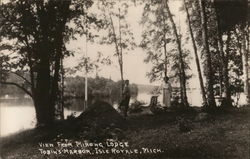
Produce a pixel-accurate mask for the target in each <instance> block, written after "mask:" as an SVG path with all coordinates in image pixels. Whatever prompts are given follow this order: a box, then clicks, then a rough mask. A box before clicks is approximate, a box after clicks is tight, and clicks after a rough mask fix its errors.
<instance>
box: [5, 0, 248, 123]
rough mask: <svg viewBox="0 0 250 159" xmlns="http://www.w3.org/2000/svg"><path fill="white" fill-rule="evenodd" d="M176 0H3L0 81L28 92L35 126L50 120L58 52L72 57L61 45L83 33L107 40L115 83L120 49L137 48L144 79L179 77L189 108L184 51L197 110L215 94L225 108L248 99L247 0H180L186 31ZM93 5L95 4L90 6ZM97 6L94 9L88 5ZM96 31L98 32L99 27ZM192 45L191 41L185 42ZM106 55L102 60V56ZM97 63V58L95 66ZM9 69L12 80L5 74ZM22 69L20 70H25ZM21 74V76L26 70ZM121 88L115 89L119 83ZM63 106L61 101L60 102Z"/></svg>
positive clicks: (58, 94) (59, 89)
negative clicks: (134, 25) (133, 12)
mask: <svg viewBox="0 0 250 159" xmlns="http://www.w3.org/2000/svg"><path fill="white" fill-rule="evenodd" d="M175 2H176V1H175V0H131V1H130V0H128V1H124V0H122V1H117V0H100V1H95V0H63V1H62V0H10V1H7V2H4V3H2V4H1V5H0V69H1V70H0V73H1V74H0V77H1V79H0V83H1V86H3V85H13V86H15V87H17V88H19V89H20V90H22V91H23V92H25V93H26V94H27V95H29V96H30V97H31V98H32V100H33V102H34V107H35V111H36V118H37V125H38V126H40V125H50V124H52V123H53V122H54V120H55V109H56V106H58V105H60V104H62V102H61V100H62V97H63V93H64V89H65V80H66V79H67V78H66V75H67V69H66V68H65V66H64V65H63V61H64V59H66V58H67V57H70V56H73V55H74V54H75V51H74V50H69V49H68V48H67V44H68V43H69V42H70V41H72V40H77V38H78V37H79V36H85V37H86V39H87V40H88V41H89V42H92V43H95V44H97V45H110V46H113V47H114V53H113V55H114V57H116V59H117V63H118V67H119V71H120V76H121V83H120V88H121V89H122V88H123V87H122V86H123V83H124V79H126V78H124V72H125V71H126V72H127V71H133V70H124V68H125V67H124V58H125V56H124V54H125V53H129V52H131V51H133V49H134V48H136V47H141V48H143V49H144V51H145V54H146V55H147V58H146V59H145V62H146V63H150V64H152V65H153V67H152V69H151V71H150V72H148V74H147V76H148V77H149V79H150V80H151V81H155V80H160V79H162V77H164V76H168V77H170V79H171V80H172V81H175V82H176V83H178V85H179V87H180V89H179V94H180V99H181V103H182V105H183V108H188V107H189V103H188V96H187V81H188V79H190V78H192V74H191V72H193V71H196V70H191V68H190V57H191V55H192V54H193V56H194V57H195V62H196V66H197V72H198V77H199V85H200V89H201V94H202V97H203V106H204V108H205V109H204V110H206V111H210V110H216V109H217V108H218V107H217V105H216V102H215V96H216V95H218V96H219V97H220V99H222V100H223V103H224V107H225V108H230V107H232V96H233V95H235V93H239V92H242V91H243V88H244V91H245V93H246V96H247V102H248V103H249V98H250V96H249V66H248V63H249V41H250V40H249V35H250V34H249V31H250V27H249V14H250V13H249V12H248V11H249V5H250V4H249V2H248V1H247V0H189V1H187V0H182V1H178V2H181V5H182V7H181V8H180V12H179V13H181V15H182V18H185V19H186V23H185V25H186V26H185V28H188V29H187V32H186V33H183V30H184V29H183V28H182V27H183V25H180V24H179V23H178V19H177V18H176V15H174V14H175V12H174V11H173V10H172V8H171V4H173V3H175ZM132 7H142V8H143V13H142V16H141V17H142V18H141V21H140V24H141V25H142V26H143V27H142V28H143V30H142V31H143V33H142V41H141V42H140V44H136V43H135V38H134V36H133V31H132V29H131V27H130V25H129V23H128V21H127V19H128V12H129V10H130V9H131V8H132ZM93 8H95V9H93ZM94 10H98V12H94ZM101 32H102V34H100V33H101ZM188 44H191V46H192V48H191V49H190V47H186V46H187V45H188ZM81 60H82V62H81V65H82V66H83V67H78V68H75V69H81V70H83V71H84V72H90V71H91V69H96V71H97V72H98V69H99V68H101V66H100V65H101V64H108V65H112V62H114V61H111V62H110V61H109V60H107V59H106V60H104V61H103V62H101V61H99V60H96V61H92V62H91V63H89V60H90V58H89V57H84V58H82V59H81ZM105 61H106V62H105ZM99 64H100V65H99ZM11 74H12V75H15V76H17V77H18V78H19V80H18V81H9V80H8V79H9V78H8V76H10V75H11ZM24 75H25V76H24ZM26 75H27V76H26ZM120 91H122V90H120ZM62 106H63V105H62Z"/></svg>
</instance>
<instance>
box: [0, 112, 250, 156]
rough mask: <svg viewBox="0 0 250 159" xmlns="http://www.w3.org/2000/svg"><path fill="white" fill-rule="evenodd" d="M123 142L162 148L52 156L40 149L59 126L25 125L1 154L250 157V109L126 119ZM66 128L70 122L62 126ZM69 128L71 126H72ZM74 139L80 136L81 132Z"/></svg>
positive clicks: (3, 145) (4, 143)
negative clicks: (39, 144)
mask: <svg viewBox="0 0 250 159" xmlns="http://www.w3.org/2000/svg"><path fill="white" fill-rule="evenodd" d="M127 125H128V128H127V129H126V130H124V138H123V141H128V142H129V145H130V148H131V149H141V148H142V147H147V148H152V149H154V148H158V149H161V150H162V152H161V153H147V154H137V155H114V154H107V155H85V156H81V155H66V156H65V155H49V156H45V155H42V154H40V152H39V151H38V148H39V146H38V143H39V142H53V141H54V140H58V139H60V138H61V137H60V136H58V134H60V133H59V132H58V131H56V130H55V129H57V128H50V129H49V130H48V129H33V130H27V131H24V132H21V133H18V134H15V135H12V136H8V137H4V138H2V139H1V140H0V142H1V144H0V148H1V157H2V158H3V159H5V158H6V159H31V158H32V159H42V158H94V159H95V158H98V159H99V158H113V159H116V158H129V159H130V158H131V159H134V158H143V159H144V158H156V159H157V158H163V159H168V158H169V159H170V158H181V159H187V158H197V159H206V158H219V159H223V158H225V159H249V158H250V108H241V109H236V110H234V111H230V112H227V113H220V114H213V115H211V114H210V115H209V114H200V113H198V112H192V113H177V112H167V113H163V114H159V115H139V116H129V117H128V118H127ZM64 129H65V130H66V129H67V127H65V128H64ZM70 131H71V130H70ZM72 138H74V139H72V140H82V139H79V138H78V137H77V136H75V137H74V135H73V137H72Z"/></svg>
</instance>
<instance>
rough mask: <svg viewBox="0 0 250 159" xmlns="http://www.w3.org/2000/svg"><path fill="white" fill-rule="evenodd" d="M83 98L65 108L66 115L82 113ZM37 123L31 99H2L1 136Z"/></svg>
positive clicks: (32, 126)
mask: <svg viewBox="0 0 250 159" xmlns="http://www.w3.org/2000/svg"><path fill="white" fill-rule="evenodd" d="M82 103H83V100H74V101H73V102H71V104H72V107H69V108H65V109H64V116H65V117H66V118H67V116H69V115H72V114H74V116H78V115H80V113H81V111H82V110H83V105H82ZM35 125H36V117H35V108H34V106H33V102H32V100H31V99H0V136H1V137H2V136H6V135H9V134H11V133H15V132H18V131H21V130H25V129H30V128H34V127H35Z"/></svg>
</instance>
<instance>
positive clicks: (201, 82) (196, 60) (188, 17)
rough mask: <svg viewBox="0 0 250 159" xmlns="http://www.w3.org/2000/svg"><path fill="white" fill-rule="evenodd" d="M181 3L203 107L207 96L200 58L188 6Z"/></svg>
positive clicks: (205, 104)
mask: <svg viewBox="0 0 250 159" xmlns="http://www.w3.org/2000/svg"><path fill="white" fill-rule="evenodd" d="M183 3H184V7H185V10H186V13H187V20H188V27H189V32H190V36H191V40H192V44H193V49H194V55H195V62H196V67H197V71H198V76H199V82H200V89H201V94H202V99H203V105H204V106H205V107H207V97H206V92H205V87H204V83H203V78H202V73H201V67H200V60H199V56H198V53H197V46H196V43H195V39H194V33H193V29H192V27H191V20H190V15H189V12H188V8H187V5H186V2H185V0H183Z"/></svg>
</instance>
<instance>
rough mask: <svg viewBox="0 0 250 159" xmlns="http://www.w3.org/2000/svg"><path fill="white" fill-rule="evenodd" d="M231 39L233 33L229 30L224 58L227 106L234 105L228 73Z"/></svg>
mask: <svg viewBox="0 0 250 159" xmlns="http://www.w3.org/2000/svg"><path fill="white" fill-rule="evenodd" d="M230 41H231V33H230V31H228V32H227V41H226V51H225V53H226V54H225V58H223V59H224V60H223V61H224V62H223V63H224V71H223V74H224V78H223V79H224V86H225V88H224V89H225V90H224V91H225V94H226V97H225V98H226V104H227V105H226V106H227V107H232V106H233V105H232V98H231V89H230V83H229V75H228V62H229V60H228V56H229V47H230Z"/></svg>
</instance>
